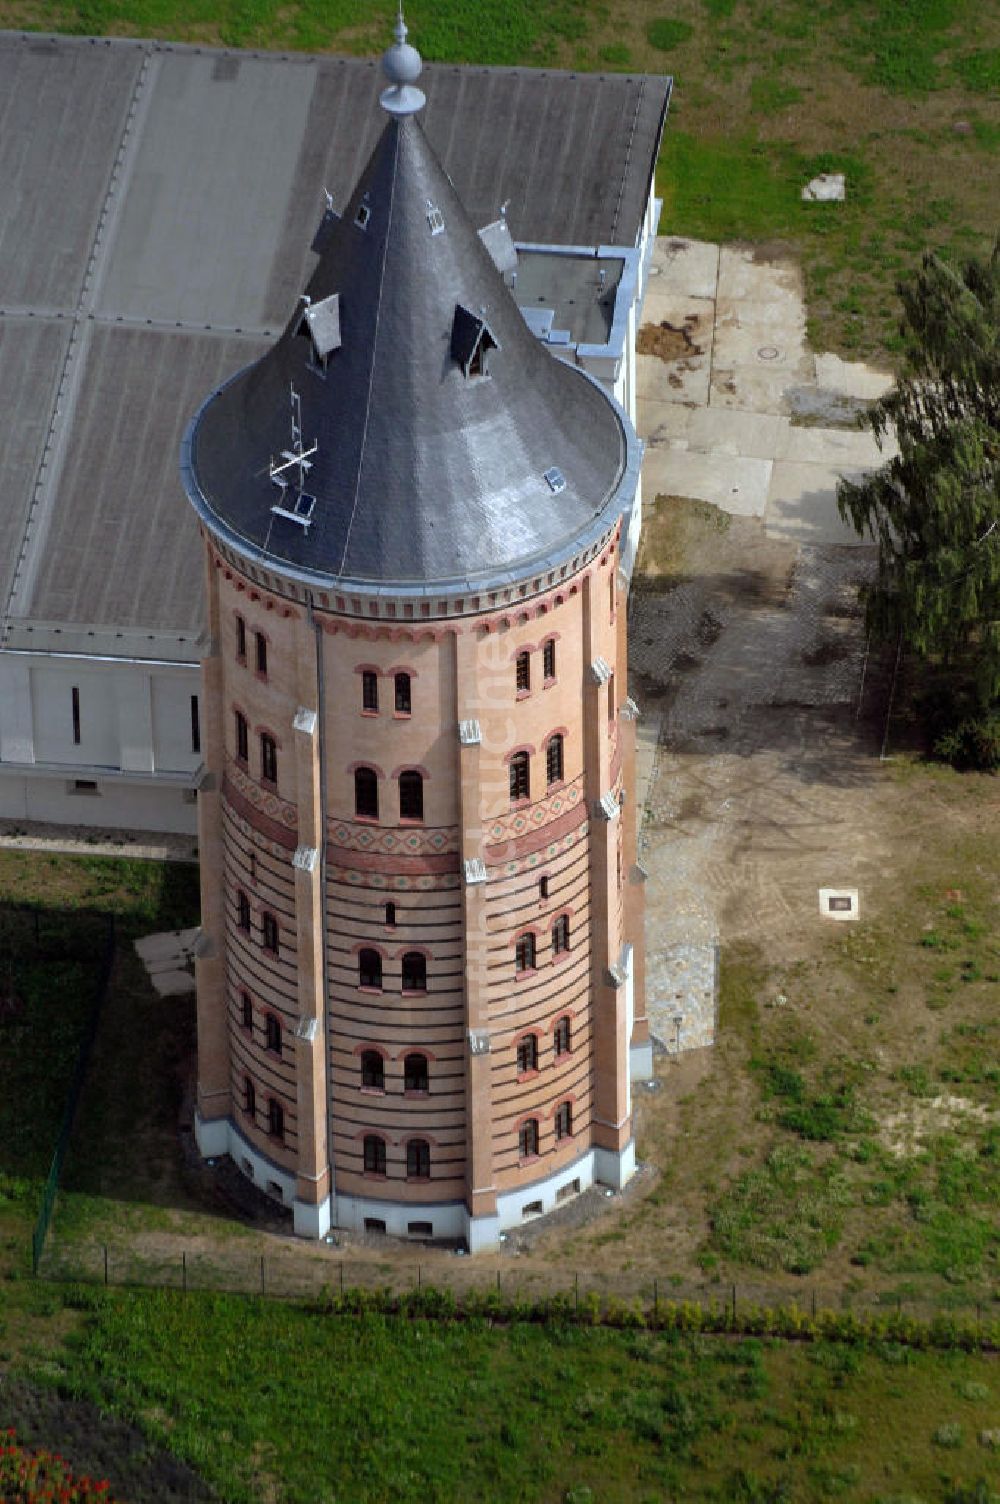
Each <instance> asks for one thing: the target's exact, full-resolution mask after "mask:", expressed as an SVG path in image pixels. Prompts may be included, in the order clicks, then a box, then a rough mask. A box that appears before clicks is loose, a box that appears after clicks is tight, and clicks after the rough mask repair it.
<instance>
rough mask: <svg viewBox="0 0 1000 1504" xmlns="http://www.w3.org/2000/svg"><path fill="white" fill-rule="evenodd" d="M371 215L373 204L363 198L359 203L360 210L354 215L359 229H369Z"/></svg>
mask: <svg viewBox="0 0 1000 1504" xmlns="http://www.w3.org/2000/svg"><path fill="white" fill-rule="evenodd" d="M371 217H372V210H371V204H368V203H366V202H365V200H364V199H362V200H361V203H360V204H359V205H358V212H357V214H355V216H354V223H355V224H356V225H357V227H358V229H359V230H367V228H368V221H369V220H370V219H371Z"/></svg>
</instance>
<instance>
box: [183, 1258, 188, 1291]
mask: <svg viewBox="0 0 1000 1504" xmlns="http://www.w3.org/2000/svg"><path fill="white" fill-rule="evenodd" d="M187 1288H188V1256H187V1249H186V1248H182V1249H181V1289H182V1290H183V1291H184V1294H185V1295H186V1294H187Z"/></svg>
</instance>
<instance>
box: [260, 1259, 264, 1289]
mask: <svg viewBox="0 0 1000 1504" xmlns="http://www.w3.org/2000/svg"><path fill="white" fill-rule="evenodd" d="M260 1293H261V1295H263V1294H264V1293H265V1290H264V1255H263V1254H261V1256H260Z"/></svg>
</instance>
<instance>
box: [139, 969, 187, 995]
mask: <svg viewBox="0 0 1000 1504" xmlns="http://www.w3.org/2000/svg"><path fill="white" fill-rule="evenodd" d="M149 980H150V981H151V982H152V984H153V987H154V989H155V991H156V994H157V996H158V997H182V996H183V995H184V993H185V992H193V991H194V977H193V976H192V975H191V973H190V972H189V971H158V972H157V973H156V974H155V976H151V977H150V979H149Z"/></svg>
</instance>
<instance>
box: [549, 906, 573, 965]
mask: <svg viewBox="0 0 1000 1504" xmlns="http://www.w3.org/2000/svg"><path fill="white" fill-rule="evenodd" d="M552 950H553V952H554V954H555V955H557V956H558V955H560V954H561V952H562V951H564V950H569V915H568V914H560V915H559V918H558V919H557V920H556V922H555V924H554V925H553V926H552Z"/></svg>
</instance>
